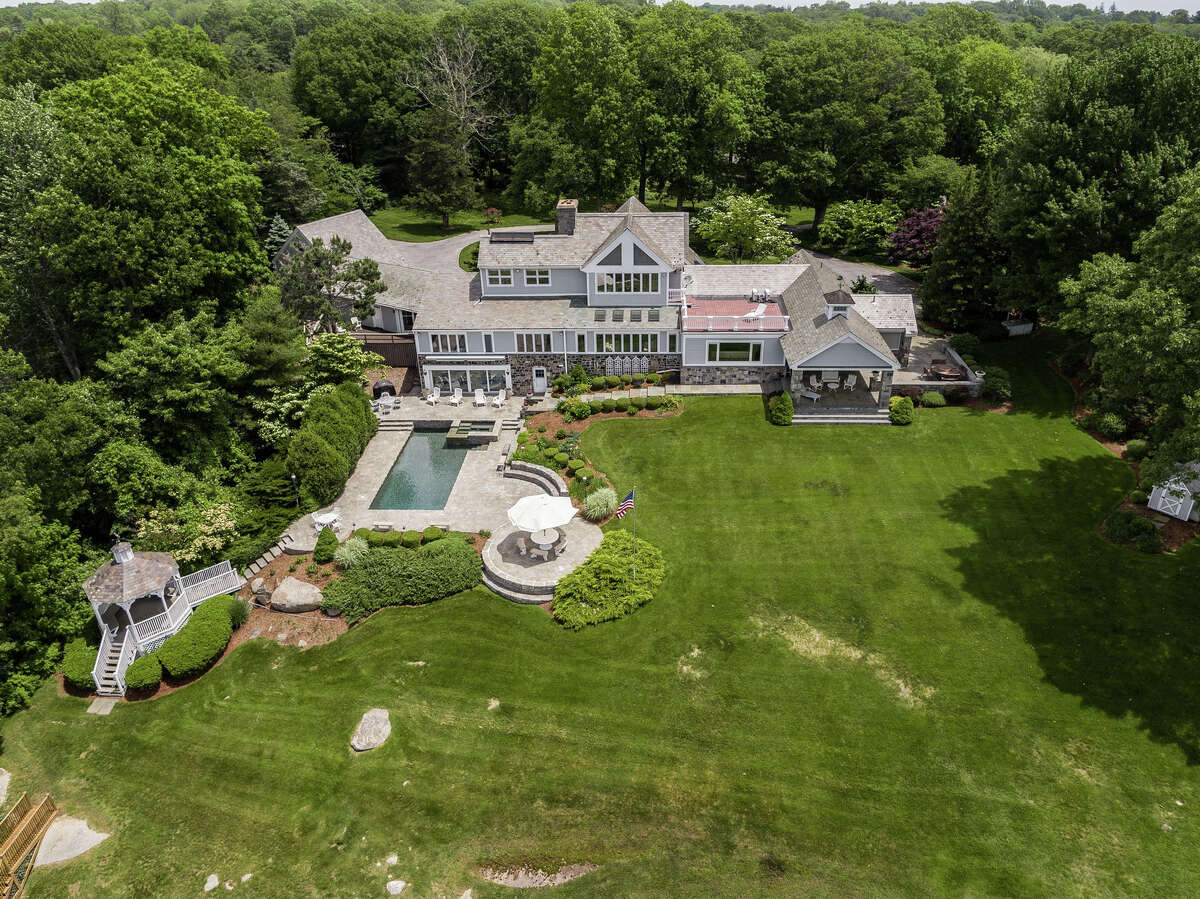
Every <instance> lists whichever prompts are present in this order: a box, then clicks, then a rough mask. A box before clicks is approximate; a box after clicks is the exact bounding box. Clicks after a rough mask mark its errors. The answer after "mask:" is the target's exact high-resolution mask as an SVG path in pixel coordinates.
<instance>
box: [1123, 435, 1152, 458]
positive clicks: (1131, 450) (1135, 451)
mask: <svg viewBox="0 0 1200 899" xmlns="http://www.w3.org/2000/svg"><path fill="white" fill-rule="evenodd" d="M1148 455H1150V444H1149V443H1147V442H1146V441H1145V440H1142V439H1141V438H1140V437H1135V438H1134V439H1133V440H1130V441H1129V442H1128V443H1127V444H1125V458H1126V459H1132V460H1133V461H1134V462H1140V461H1141V460H1142V459H1145V458H1146V457H1147V456H1148Z"/></svg>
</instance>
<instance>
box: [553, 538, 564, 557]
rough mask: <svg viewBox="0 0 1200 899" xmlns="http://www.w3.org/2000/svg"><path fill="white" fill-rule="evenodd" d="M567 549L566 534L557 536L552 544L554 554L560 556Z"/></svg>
mask: <svg viewBox="0 0 1200 899" xmlns="http://www.w3.org/2000/svg"><path fill="white" fill-rule="evenodd" d="M566 551H567V535H566V534H563V535H562V536H561V537H559V538H558V542H557V543H555V544H554V555H555V556H561V555H562V554H563V553H565V552H566Z"/></svg>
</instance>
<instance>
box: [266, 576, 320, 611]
mask: <svg viewBox="0 0 1200 899" xmlns="http://www.w3.org/2000/svg"><path fill="white" fill-rule="evenodd" d="M321 598H322V597H321V590H320V588H318V587H316V586H314V585H313V584H309V583H306V582H304V581H302V580H299V579H297V578H294V577H286V578H284V579H283V581H282V582H281V583H280V584H279V586H278V587H276V588H275V590H274V592H272V593H271V608H272V609H275V610H276V611H279V612H311V611H312V610H313V609H316V608H319V607H320V605H321Z"/></svg>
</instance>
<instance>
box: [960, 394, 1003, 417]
mask: <svg viewBox="0 0 1200 899" xmlns="http://www.w3.org/2000/svg"><path fill="white" fill-rule="evenodd" d="M954 405H958V406H967V407H969V408H971V409H978V410H979V411H981V412H994V413H995V414H997V415H1007V414H1008V413H1009V412H1012V411H1013V409H1014V408H1015V407H1014V406H1013V402H1012V400H1005V401H1004V402H1003V403H1001V404H1000V405H998V406H997V405H996V404H995V403H994V402H992V401H991V400H989V399H987V398H985V397H971V398H970V399H969V400H966V401H965V402H962V403H955V404H954Z"/></svg>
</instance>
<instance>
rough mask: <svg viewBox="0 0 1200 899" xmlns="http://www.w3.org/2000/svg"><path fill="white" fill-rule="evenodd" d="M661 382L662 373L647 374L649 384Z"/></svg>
mask: <svg viewBox="0 0 1200 899" xmlns="http://www.w3.org/2000/svg"><path fill="white" fill-rule="evenodd" d="M661 382H662V375H660V374H658V372H651V373H650V374H648V375H646V383H647V384H659V383H661Z"/></svg>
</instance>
